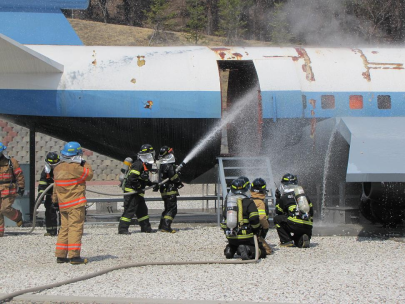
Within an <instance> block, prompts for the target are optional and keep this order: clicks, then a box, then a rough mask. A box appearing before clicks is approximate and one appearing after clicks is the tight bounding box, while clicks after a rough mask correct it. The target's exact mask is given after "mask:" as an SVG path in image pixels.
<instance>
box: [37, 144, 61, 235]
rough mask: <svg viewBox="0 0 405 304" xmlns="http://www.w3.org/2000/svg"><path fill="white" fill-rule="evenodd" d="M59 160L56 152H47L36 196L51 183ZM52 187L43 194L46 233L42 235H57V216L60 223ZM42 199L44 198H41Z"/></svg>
mask: <svg viewBox="0 0 405 304" xmlns="http://www.w3.org/2000/svg"><path fill="white" fill-rule="evenodd" d="M59 162H60V158H59V155H58V154H57V153H56V152H49V153H48V154H47V155H46V158H45V168H44V169H43V170H42V172H41V177H40V180H39V184H38V196H37V199H36V200H38V198H39V197H40V196H41V194H42V193H43V192H44V191H45V189H46V188H48V186H49V185H50V184H53V168H54V167H55V166H56V165H57V164H58V163H59ZM52 193H53V188H51V189H50V190H48V192H47V193H46V194H45V203H44V205H45V226H46V233H45V234H44V236H56V235H58V218H59V223H60V213H59V206H58V204H52ZM42 199H44V198H42Z"/></svg>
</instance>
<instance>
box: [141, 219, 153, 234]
mask: <svg viewBox="0 0 405 304" xmlns="http://www.w3.org/2000/svg"><path fill="white" fill-rule="evenodd" d="M139 226H141V232H145V233H151V232H152V227H151V226H150V223H149V219H146V220H143V221H141V222H139Z"/></svg>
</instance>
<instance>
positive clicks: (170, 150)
mask: <svg viewBox="0 0 405 304" xmlns="http://www.w3.org/2000/svg"><path fill="white" fill-rule="evenodd" d="M173 153H174V151H173V148H169V147H168V146H163V147H161V148H160V151H159V159H161V158H162V157H164V156H166V155H168V154H173Z"/></svg>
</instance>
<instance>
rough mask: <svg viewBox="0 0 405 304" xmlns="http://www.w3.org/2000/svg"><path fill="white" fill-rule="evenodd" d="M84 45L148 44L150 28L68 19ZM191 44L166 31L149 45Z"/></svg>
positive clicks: (211, 39)
mask: <svg viewBox="0 0 405 304" xmlns="http://www.w3.org/2000/svg"><path fill="white" fill-rule="evenodd" d="M68 20H69V22H70V24H71V25H72V27H73V28H74V30H75V31H76V33H77V34H78V36H79V37H80V39H81V40H82V41H83V43H84V44H85V45H117V46H148V45H149V40H150V37H151V35H152V34H153V30H152V29H148V28H142V27H134V26H127V25H116V24H106V23H102V22H94V21H86V20H80V19H68ZM223 40H224V39H223V38H222V37H217V36H205V38H204V39H203V41H201V43H199V45H216V46H218V45H223V44H224V42H223ZM182 45H193V44H192V43H191V42H189V41H187V39H186V35H185V33H182V32H166V41H156V40H154V41H153V42H152V44H151V46H182ZM240 45H241V46H271V45H272V44H271V43H270V42H263V41H254V40H242V41H240Z"/></svg>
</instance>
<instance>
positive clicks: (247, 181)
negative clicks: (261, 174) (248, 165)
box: [238, 176, 250, 190]
mask: <svg viewBox="0 0 405 304" xmlns="http://www.w3.org/2000/svg"><path fill="white" fill-rule="evenodd" d="M238 179H241V180H243V181H244V182H245V184H247V185H246V186H247V189H248V190H249V189H250V181H249V179H248V178H247V177H246V176H239V177H238Z"/></svg>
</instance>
